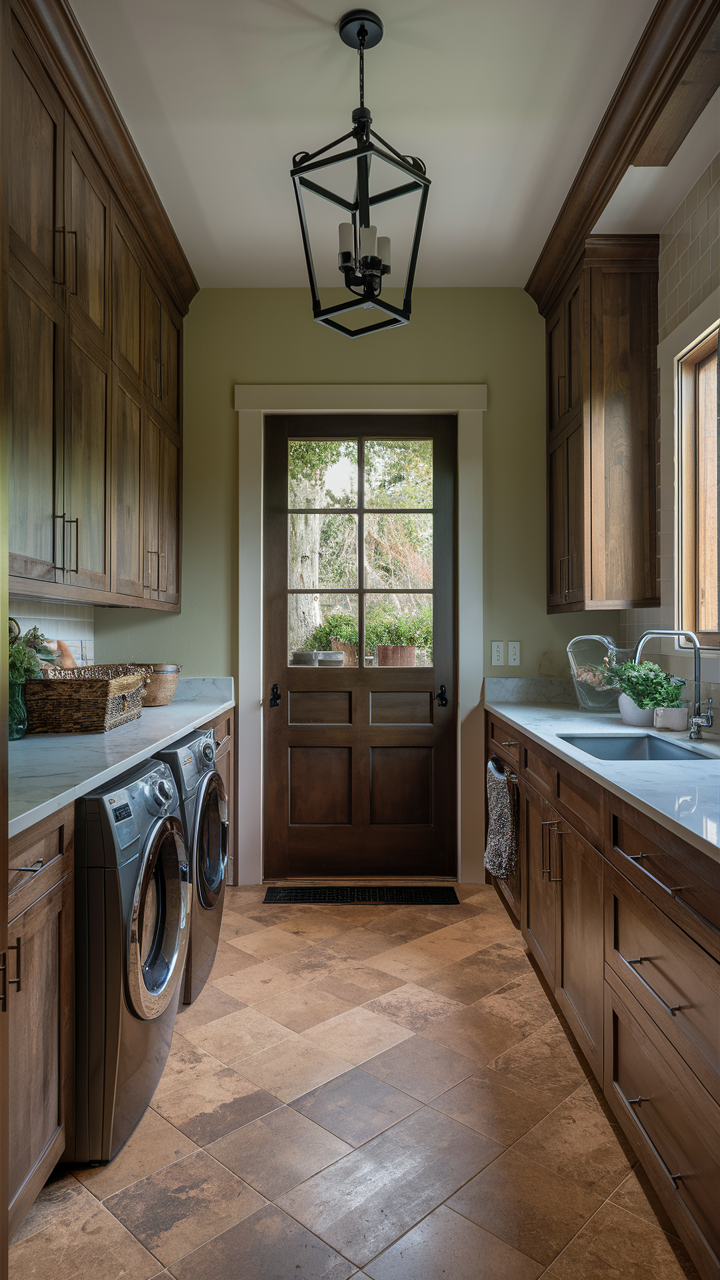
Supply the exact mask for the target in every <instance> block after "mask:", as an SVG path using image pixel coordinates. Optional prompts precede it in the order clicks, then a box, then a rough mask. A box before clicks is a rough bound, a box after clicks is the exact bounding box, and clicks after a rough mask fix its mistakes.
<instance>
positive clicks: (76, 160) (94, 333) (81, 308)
mask: <svg viewBox="0 0 720 1280" xmlns="http://www.w3.org/2000/svg"><path fill="white" fill-rule="evenodd" d="M65 157H66V176H65V183H66V187H65V208H66V218H67V224H66V227H65V243H66V261H67V273H66V274H67V285H66V289H67V300H68V309H69V311H70V314H71V316H72V318H73V320H74V321H75V323H76V324H79V325H82V326H83V327H85V328H86V329H87V331H88V333H89V334H90V336H91V337H92V339H93V341H94V342H96V343H98V344H99V345H100V346H101V347H102V349H103V350H104V351H109V349H110V316H109V305H108V304H109V299H110V194H109V191H108V188H107V186H106V184H105V182H104V181H103V179H102V177H101V175H100V172H99V170H98V168H97V166H96V165H95V163H94V162H93V160H92V159H91V157H90V154H89V152H88V149H87V147H86V146H85V144H84V142H83V141H82V138H81V137H80V135H79V133H78V131H77V129H76V128H75V127H74V125H73V124H72V122H71V121H68V124H67V133H66V143H65Z"/></svg>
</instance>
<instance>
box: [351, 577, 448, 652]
mask: <svg viewBox="0 0 720 1280" xmlns="http://www.w3.org/2000/svg"><path fill="white" fill-rule="evenodd" d="M365 665H366V666H378V667H431V666H432V665H433V598H432V595H430V594H429V593H424V592H419V591H414V592H398V591H393V592H387V593H383V594H375V593H368V594H367V595H366V596H365Z"/></svg>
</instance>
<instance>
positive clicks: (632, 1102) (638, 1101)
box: [628, 1094, 650, 1107]
mask: <svg viewBox="0 0 720 1280" xmlns="http://www.w3.org/2000/svg"><path fill="white" fill-rule="evenodd" d="M649 1101H650V1099H649V1098H643V1097H642V1095H640V1094H638V1096H637V1098H628V1103H629V1105H630V1106H631V1107H639V1106H640V1104H641V1103H642V1102H649Z"/></svg>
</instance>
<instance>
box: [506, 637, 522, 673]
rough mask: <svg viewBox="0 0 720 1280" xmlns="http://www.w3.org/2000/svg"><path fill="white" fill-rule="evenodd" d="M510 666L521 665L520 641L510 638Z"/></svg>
mask: <svg viewBox="0 0 720 1280" xmlns="http://www.w3.org/2000/svg"><path fill="white" fill-rule="evenodd" d="M508 666H509V667H519V666H520V641H519V640H508Z"/></svg>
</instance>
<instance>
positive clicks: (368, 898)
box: [264, 884, 458, 907]
mask: <svg viewBox="0 0 720 1280" xmlns="http://www.w3.org/2000/svg"><path fill="white" fill-rule="evenodd" d="M264 901H265V902H274V903H283V902H285V903H291V902H293V903H294V902H336V903H341V904H343V903H353V902H377V903H383V902H384V903H387V904H392V905H400V906H405V905H407V904H409V905H413V906H414V905H419V906H423V907H437V906H454V905H456V904H457V903H458V896H457V894H456V892H455V890H454V889H447V888H445V887H444V886H440V887H438V888H435V887H434V886H433V885H420V886H418V887H417V888H416V887H415V886H414V885H372V884H371V885H364V884H363V885H330V886H329V887H328V888H320V887H316V886H312V885H311V886H308V887H307V888H304V887H299V886H298V885H289V886H288V887H287V888H285V887H284V886H282V885H271V886H270V888H269V889H268V891H267V893H266V894H265V898H264Z"/></svg>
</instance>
